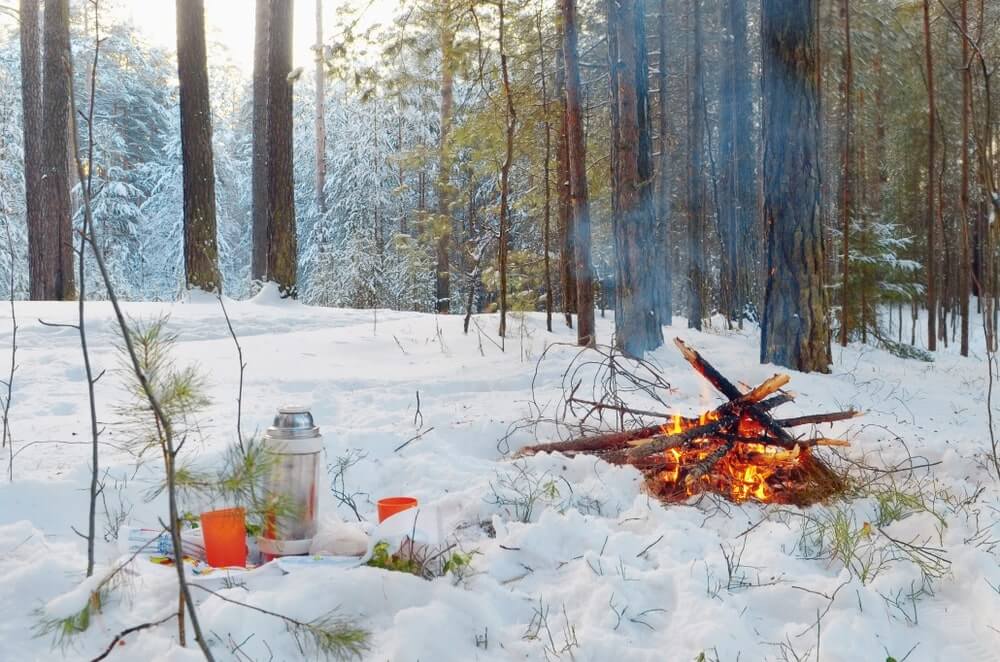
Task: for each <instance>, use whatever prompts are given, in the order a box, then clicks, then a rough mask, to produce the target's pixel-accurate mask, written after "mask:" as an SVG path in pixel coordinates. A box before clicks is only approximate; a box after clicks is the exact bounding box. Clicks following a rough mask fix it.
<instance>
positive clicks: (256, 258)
mask: <svg viewBox="0 0 1000 662" xmlns="http://www.w3.org/2000/svg"><path fill="white" fill-rule="evenodd" d="M270 16H271V0H257V2H256V5H255V11H254V47H253V147H252V154H251V159H252V167H251V173H250V176H251V198H252V204H251V217H252V218H251V225H252V228H251V232H252V244H253V245H252V247H251V274H250V275H251V277H252V278H253V279H254V280H257V281H264V280H266V279H267V250H268V233H269V231H270V220H269V219H268V216H267V204H268V202H267V174H268V172H269V170H270V169H269V167H268V163H267V123H268V119H269V113H268V94H267V90H268V84H267V68H268V67H267V64H268V45H269V40H268V34H269V30H270V28H269V24H270V21H271V18H270Z"/></svg>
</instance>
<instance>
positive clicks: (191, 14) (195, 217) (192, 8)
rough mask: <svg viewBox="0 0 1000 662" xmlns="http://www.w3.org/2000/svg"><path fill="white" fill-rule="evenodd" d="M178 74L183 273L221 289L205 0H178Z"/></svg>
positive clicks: (198, 284)
mask: <svg viewBox="0 0 1000 662" xmlns="http://www.w3.org/2000/svg"><path fill="white" fill-rule="evenodd" d="M177 78H178V82H179V87H180V106H181V155H182V161H183V170H184V273H185V275H186V279H187V286H188V288H199V289H201V290H204V291H206V292H219V291H221V289H222V275H221V273H220V272H219V247H218V242H217V234H216V222H215V168H214V165H213V162H212V111H211V109H210V107H209V95H208V63H207V60H206V54H205V4H204V0H177Z"/></svg>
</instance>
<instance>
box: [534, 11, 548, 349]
mask: <svg viewBox="0 0 1000 662" xmlns="http://www.w3.org/2000/svg"><path fill="white" fill-rule="evenodd" d="M537 25H538V66H539V69H540V71H541V82H542V114H543V115H544V116H545V157H544V160H543V161H542V177H543V179H544V186H545V194H544V202H543V205H544V208H543V209H542V217H543V220H542V243H543V249H544V263H545V329H546V330H547V331H548V332H549V333H552V264H551V259H550V256H551V249H552V246H551V242H550V239H551V232H550V230H551V221H552V181H551V179H552V177H551V164H552V114H551V113H550V112H549V87H548V81H547V79H546V73H545V70H546V64H547V63H546V61H545V35H544V33H543V31H542V12H541V11H539V12H538V22H537Z"/></svg>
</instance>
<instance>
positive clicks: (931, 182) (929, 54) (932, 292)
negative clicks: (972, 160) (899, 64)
mask: <svg viewBox="0 0 1000 662" xmlns="http://www.w3.org/2000/svg"><path fill="white" fill-rule="evenodd" d="M930 15H931V7H930V0H924V61H925V64H926V66H927V72H926V73H927V209H926V211H925V213H926V224H927V264H926V265H924V267H925V268H926V269H927V349H928V350H930V351H932V352H933V351H935V350H937V268H936V259H937V256H936V255H935V245H934V244H935V240H934V223H935V218H934V213H935V212H934V189H935V188H937V183H936V180H937V177H936V172H935V166H934V160H935V155H934V154H935V151H936V149H937V121H936V120H935V118H934V103H935V101H934V51H933V46H932V39H931V18H930Z"/></svg>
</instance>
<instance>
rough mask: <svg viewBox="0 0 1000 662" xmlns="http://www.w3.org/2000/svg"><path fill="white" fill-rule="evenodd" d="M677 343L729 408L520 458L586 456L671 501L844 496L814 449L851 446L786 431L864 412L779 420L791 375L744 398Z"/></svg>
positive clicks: (545, 447)
mask: <svg viewBox="0 0 1000 662" xmlns="http://www.w3.org/2000/svg"><path fill="white" fill-rule="evenodd" d="M674 344H675V345H676V346H677V347H678V349H680V351H681V354H682V355H683V356H684V358H685V360H687V362H688V363H689V364H690V365H691V366H692V368H694V370H695V371H697V372H698V373H699V374H701V375H702V376H703V377H705V379H707V380H708V381H709V382H710V383H711V384H712V385H713V386H714V387H715V388H716V389H718V390H719V392H720V393H722V395H724V396H725V397H726V399H727V402H724V403H723V404H721V405H719V406H718V407H716V408H715V409H713V410H712V411H709V412H706V413H705V414H702V415H701V416H700V417H698V418H690V417H682V416H680V415H678V414H673V415H671V414H661V413H659V412H642V413H643V414H645V415H648V416H651V417H660V418H666V419H667V420H668V421H669V422H668V423H667V424H665V425H658V426H651V427H643V428H638V429H634V430H626V431H623V432H614V433H607V434H599V435H591V436H584V437H581V438H578V439H571V440H569V441H563V442H556V443H549V444H538V445H535V446H528V447H526V448H524V449H522V450H521V451H520V453H519V455H531V454H534V453H543V452H559V453H564V454H566V455H569V456H574V455H577V454H587V455H593V456H595V457H598V458H601V459H603V460H605V461H607V462H610V463H612V464H628V465H631V466H634V467H636V468H637V469H639V470H640V471H642V472H643V473H644V475H645V476H646V478H647V484H648V485H649V487H650V490H651V491H652V492H653V493H655V494H657V495H659V496H660V497H661V498H664V499H668V500H677V499H684V498H687V497H688V496H690V495H692V494H695V493H698V492H702V491H713V492H717V493H719V494H723V495H725V496H728V497H729V498H731V499H733V500H734V501H743V500H746V499H755V500H758V501H780V502H782V503H800V504H805V503H812V502H815V501H816V500H820V499H822V498H825V497H826V496H829V495H830V494H832V493H835V492H836V491H839V490H841V489H843V483H842V481H841V480H840V479H839V478H838V477H837V476H836V474H834V473H833V471H832V470H831V469H830V468H829V467H828V466H827V465H826V463H825V462H823V461H822V460H821V459H820V458H819V457H818V456H816V455H814V454H812V453H811V450H812V449H814V448H816V447H827V446H847V445H849V444H848V442H847V441H845V440H842V439H829V438H826V437H814V438H802V437H799V438H796V437H793V436H792V435H791V434H790V433H789V432H788V431H787V429H786V428H792V427H797V426H802V425H809V424H821V423H833V422H836V421H843V420H849V419H851V418H854V417H855V416H858V415H859V413H858V412H856V411H854V410H848V411H840V412H831V413H825V414H811V415H808V416H798V417H794V418H786V419H775V418H773V417H772V416H771V414H770V412H771V411H772V410H773V409H775V408H776V407H778V406H780V405H782V404H785V403H786V402H790V401H791V400H793V399H794V398H793V396H792V395H791V394H789V393H785V392H780V393H779V391H781V389H782V387H784V386H785V385H786V384H788V382H789V377H788V375H785V374H780V373H779V374H775V375H773V376H771V377H769V378H768V379H766V380H764V381H763V382H762V383H760V384H759V385H757V386H755V387H754V388H751V389H749V390H748V391H747V392H745V393H744V392H743V391H741V390H740V389H739V388H738V387H737V386H735V385H734V384H733V383H732V382H731V381H729V380H728V379H727V378H726V377H725V376H724V375H723V374H722V373H721V372H719V371H718V370H717V369H716V368H715V367H714V366H713V365H712V364H711V363H709V362H708V361H707V360H706V359H705V358H704V357H703V356H702V355H701V354H699V353H698V352H697V351H695V350H694V349H692V348H690V347H688V346H687V345H686V344H685V343H684V342H683V341H682V340H680V339H679V338H678V339H675V340H674ZM775 394H777V395H775ZM587 404H589V405H591V406H599V405H600V403H587ZM636 411H638V410H636Z"/></svg>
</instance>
